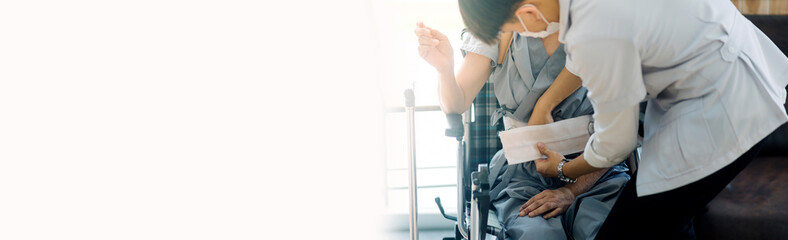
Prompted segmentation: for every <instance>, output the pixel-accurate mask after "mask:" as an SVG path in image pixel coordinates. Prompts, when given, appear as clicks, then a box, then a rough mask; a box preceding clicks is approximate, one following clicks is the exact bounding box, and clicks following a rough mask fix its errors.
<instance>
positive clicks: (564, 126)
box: [498, 115, 594, 165]
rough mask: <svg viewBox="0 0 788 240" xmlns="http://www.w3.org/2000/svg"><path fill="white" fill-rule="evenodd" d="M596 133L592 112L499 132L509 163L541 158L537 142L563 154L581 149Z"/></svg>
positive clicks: (580, 150)
mask: <svg viewBox="0 0 788 240" xmlns="http://www.w3.org/2000/svg"><path fill="white" fill-rule="evenodd" d="M593 133H594V130H593V122H592V121H591V115H584V116H580V117H575V118H570V119H566V120H563V121H558V122H554V123H550V124H545V125H536V126H524V127H518V128H514V129H511V130H507V131H502V132H500V133H499V134H498V136H499V137H500V138H501V143H502V144H503V152H504V154H505V155H506V161H507V162H508V163H509V165H512V164H518V163H524V162H530V161H533V160H536V159H540V158H542V153H540V152H539V149H538V148H537V147H536V143H538V142H542V143H544V144H545V146H546V147H547V149H550V150H552V151H555V152H559V153H561V154H563V155H567V154H572V153H578V152H582V151H583V150H584V149H585V146H586V142H587V141H588V138H589V137H591V134H593Z"/></svg>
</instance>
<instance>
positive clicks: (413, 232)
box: [405, 89, 419, 240]
mask: <svg viewBox="0 0 788 240" xmlns="http://www.w3.org/2000/svg"><path fill="white" fill-rule="evenodd" d="M414 98H415V96H414V94H413V89H407V90H405V112H406V113H407V119H408V152H409V153H410V154H409V155H408V178H409V181H408V190H410V212H409V213H408V214H409V216H410V222H409V226H410V239H411V240H418V239H419V229H418V205H417V202H416V200H417V199H418V198H417V197H416V138H415V136H416V128H415V127H414V124H415V123H414V118H415V117H414V113H415V110H414V107H415V105H416V104H415V100H414Z"/></svg>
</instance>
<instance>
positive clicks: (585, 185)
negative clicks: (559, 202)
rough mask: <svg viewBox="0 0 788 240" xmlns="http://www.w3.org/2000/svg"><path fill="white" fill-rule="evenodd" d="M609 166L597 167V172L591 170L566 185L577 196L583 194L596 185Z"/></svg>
mask: <svg viewBox="0 0 788 240" xmlns="http://www.w3.org/2000/svg"><path fill="white" fill-rule="evenodd" d="M606 171H607V168H603V169H597V170H596V172H591V173H589V174H586V175H583V176H580V177H578V178H577V182H575V183H570V184H567V185H566V186H564V187H565V188H567V189H569V191H571V192H572V194H573V195H575V196H577V195H580V194H583V193H585V192H587V191H588V189H591V187H593V186H594V183H596V181H598V180H599V178H601V177H602V175H604V174H605V172H606Z"/></svg>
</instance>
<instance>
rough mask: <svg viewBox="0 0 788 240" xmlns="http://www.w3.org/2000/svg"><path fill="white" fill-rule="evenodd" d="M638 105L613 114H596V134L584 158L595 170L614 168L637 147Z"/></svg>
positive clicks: (587, 145) (590, 141)
mask: <svg viewBox="0 0 788 240" xmlns="http://www.w3.org/2000/svg"><path fill="white" fill-rule="evenodd" d="M637 130H638V105H635V106H633V107H629V108H626V109H623V110H621V111H617V112H613V113H598V112H597V113H594V134H592V135H591V138H589V139H588V142H587V143H586V148H585V153H584V155H583V156H584V157H585V160H586V162H588V164H589V165H591V166H593V167H595V168H608V167H612V166H614V165H616V164H618V163H620V162H621V161H624V159H626V157H627V156H629V154H630V153H631V152H632V151H633V150H634V149H635V147H637Z"/></svg>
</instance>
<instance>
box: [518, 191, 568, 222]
mask: <svg viewBox="0 0 788 240" xmlns="http://www.w3.org/2000/svg"><path fill="white" fill-rule="evenodd" d="M574 201H575V195H574V194H573V193H572V191H570V190H569V189H568V188H565V187H561V188H558V189H555V190H550V189H547V190H544V191H542V192H541V193H539V194H536V195H534V196H533V197H532V198H531V199H528V201H527V202H525V204H523V206H522V207H520V217H524V216H526V215H528V217H536V216H539V215H542V217H543V218H545V219H548V218H551V217H555V216H558V215H561V214H563V213H564V212H566V209H568V208H569V205H572V202H574ZM543 214H544V215H543Z"/></svg>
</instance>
